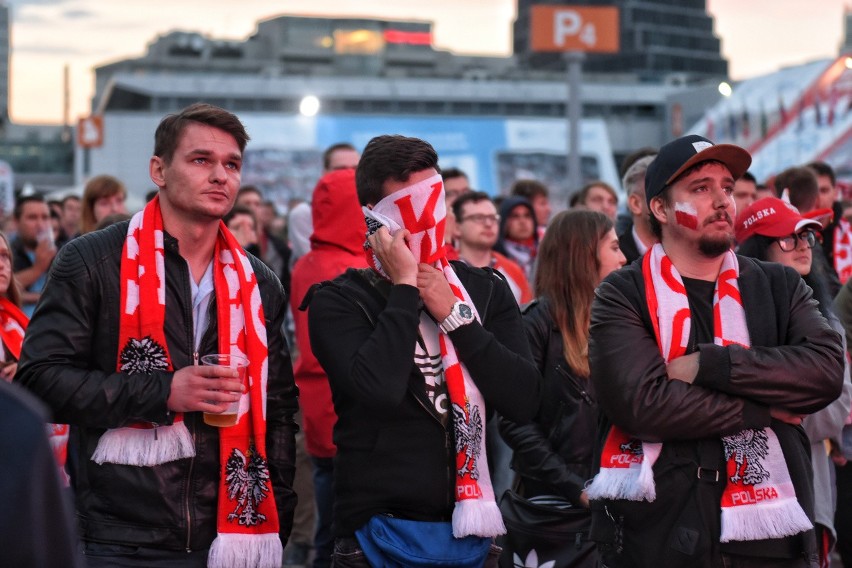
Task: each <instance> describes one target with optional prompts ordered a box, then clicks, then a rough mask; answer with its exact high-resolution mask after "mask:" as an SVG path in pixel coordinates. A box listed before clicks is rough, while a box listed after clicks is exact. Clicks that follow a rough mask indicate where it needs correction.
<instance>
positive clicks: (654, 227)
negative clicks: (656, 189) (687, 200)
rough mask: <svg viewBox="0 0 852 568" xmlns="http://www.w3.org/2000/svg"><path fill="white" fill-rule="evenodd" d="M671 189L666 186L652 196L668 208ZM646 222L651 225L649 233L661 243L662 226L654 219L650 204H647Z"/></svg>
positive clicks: (670, 202)
mask: <svg viewBox="0 0 852 568" xmlns="http://www.w3.org/2000/svg"><path fill="white" fill-rule="evenodd" d="M671 188H672V186H671V185H667V186H666V187H664V188H663V191H661V192H660V193H658V194H657V195H655V196H654V197H659V198H660V200H661V201H662V202H663V205H665V206H666V207H669V206H670V205H671V204H672V201H671V197H672V191H671ZM651 199H653V198H651ZM648 222H649V224H650V225H651V233H652V234H653V235H654V237H655V238H656V239H657V240H658V241H660V242H662V240H663V226H662V225H661V224H660V221H659V220H658V219H657V218H656V217H654V211H653V210H652V209H651V203H650V202H648Z"/></svg>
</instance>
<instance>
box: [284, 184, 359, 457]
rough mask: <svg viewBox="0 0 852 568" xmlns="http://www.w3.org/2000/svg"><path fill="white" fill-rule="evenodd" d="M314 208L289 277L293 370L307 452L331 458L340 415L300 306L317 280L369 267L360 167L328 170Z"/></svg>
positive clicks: (319, 185) (318, 188)
mask: <svg viewBox="0 0 852 568" xmlns="http://www.w3.org/2000/svg"><path fill="white" fill-rule="evenodd" d="M311 214H312V217H313V223H314V232H313V234H312V235H311V251H310V252H309V253H307V254H306V255H305V256H303V257H302V258H300V259H299V260H298V262H296V265H295V266H294V267H293V272H292V274H291V281H290V286H291V293H290V306H291V308H292V310H293V320H294V322H295V325H296V345H298V347H299V356H298V358H297V359H296V363H295V365H294V370H295V377H296V384H297V385H298V386H299V391H300V393H299V404H300V407H301V409H302V421H303V428H304V430H305V445H306V447H307V450H308V453H309V454H310V455H312V456H314V457H318V458H330V457H333V456H334V454H335V453H336V448H335V446H334V442H333V441H332V437H331V434H332V429H333V428H334V424H335V422H337V415H336V414H335V413H334V405H333V404H332V402H331V389H330V387H329V385H328V377H327V376H326V374H325V371H323V369H322V367H321V366H320V364H319V363H318V362H317V360H316V357H314V354H313V352H312V351H311V342H310V339H309V336H308V313H307V311H304V312H303V311H300V310H299V309H298V308H299V305H300V304H301V303H302V299H303V298H304V296H305V293H306V292H307V291H308V289H309V288H310V287H311V286H312V285H314V284H316V283H318V282H322V281H324V280H331V279H333V278H335V277H336V276H338V275H340V274H342V273H343V272H344V271H345V270H346V269H347V268H366V267H367V258H366V256H365V255H364V249H363V244H364V240H365V234H366V232H367V226H366V224H365V222H364V215H363V213H362V212H361V207H360V205H359V204H358V196H357V194H356V191H355V170H351V169H350V170H338V171H334V172H331V173H329V174H326V175H325V176H323V177H322V178H321V179H320V180H319V182H318V183H317V186H316V188H315V189H314V194H313V198H312V203H311Z"/></svg>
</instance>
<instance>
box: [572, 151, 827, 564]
mask: <svg viewBox="0 0 852 568" xmlns="http://www.w3.org/2000/svg"><path fill="white" fill-rule="evenodd" d="M750 164H751V157H750V156H749V154H748V152H746V151H745V150H743V149H742V148H740V147H738V146H734V145H730V144H713V143H712V142H711V141H710V140H707V139H706V138H703V137H701V136H695V135H689V136H684V137H682V138H679V139H677V140H674V141H673V142H670V143H668V144H666V145H665V146H663V147H662V148H660V151H659V154H658V155H657V158H656V159H655V160H654V161H653V162H652V163H651V164H650V165H649V167H648V171H647V173H646V176H645V192H646V198H647V200H648V208H649V210H650V220H651V226H652V229H653V230H654V232H655V233H656V235H657V237H658V238H659V240H660V242H659V243H658V244H656V245H654V247H652V248H651V249H650V250H649V251H648V252H647V253H646V254H645V256H644V257H643V258H642V260H641V262H636V263H633V264H632V265H630V266H627V267H625V268H624V269H622V270H619V271H617V272H615V273H613V274H611V275H610V276H609V277H607V279H606V280H604V282H603V283H602V284H601V285H600V287H599V288H598V291H597V295H596V300H595V303H594V304H593V306H592V319H591V336H590V341H589V359H590V366H591V381H592V384H593V387H594V391H595V392H596V394H597V398H598V404H599V405H600V408H601V410H602V411H603V413H604V421H603V424H602V426H603V427H602V429H601V430H600V440H599V441H600V446H599V447H600V461H599V463H598V464H597V467H598V473H597V475H596V476H595V478H594V480H593V481H592V483H591V484H590V486H589V488H588V490H587V492H588V495H589V497H590V499H591V500H592V510H593V515H594V522H593V528H592V538H593V539H594V540H596V541H597V542H598V544H599V547H600V550H601V553H602V555H603V560H604V564H605V565H607V566H609V567H619V566H653V567H655V568H656V567H659V566H666V567H667V568H668V567H677V566H689V567H694V566H706V567H715V566H743V567H744V566H757V565H760V566H773V567H774V566H791V567H792V566H812V565H815V564H814V563H815V562H816V561H817V558H818V556H817V543H816V539H815V537H814V531H813V488H812V472H811V469H810V462H809V458H808V441H807V439H806V438H805V436H803V435H802V433H801V430H800V428H798V425H799V424H800V423H801V420H802V417H803V416H804V415H806V414H810V413H812V412H815V411H817V410H819V409H821V408H823V407H825V406H826V405H827V404H829V403H830V402H831V401H832V400H834V399H835V398H837V396H838V395H839V393H840V389H841V385H842V380H843V350H842V347H841V342H840V337H839V335H838V334H837V333H836V332H835V331H833V330H832V329H831V328H830V327H829V326H828V324H827V323H826V321H825V319H824V318H823V317H822V316H821V315H820V313H819V312H818V310H817V309H816V307H815V306H814V305H813V303H812V302H811V301H810V298H811V292H810V289H809V288H808V287H807V286H805V285H804V283H803V282H802V279H801V278H800V276H799V275H798V274H797V273H796V272H794V271H793V270H792V269H789V268H786V267H783V266H781V265H777V264H771V263H762V262H759V261H756V260H754V259H750V258H745V257H741V256H738V255H736V254H735V253H734V252H733V251H732V248H731V247H732V245H733V243H734V232H735V230H734V219H735V218H736V210H735V205H734V201H733V198H732V193H733V187H734V181H735V180H736V179H737V178H738V177H739V176H741V175H742V174H743V173H744V172H745V171H746V170H747V169H748V167H749V165H750ZM767 214H771V213H767ZM775 214H778V212H777V211H776V212H775Z"/></svg>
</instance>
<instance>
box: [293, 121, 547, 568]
mask: <svg viewBox="0 0 852 568" xmlns="http://www.w3.org/2000/svg"><path fill="white" fill-rule="evenodd" d="M356 184H357V189H358V197H359V200H360V201H361V204H362V205H363V206H364V214H365V217H366V218H367V228H368V231H367V237H366V241H365V243H364V249H365V254H366V255H367V260H368V262H369V264H370V266H371V268H370V269H361V270H349V271H348V272H346V273H345V274H344V275H342V276H341V277H339V278H337V279H336V280H334V281H332V282H327V283H325V284H324V285H322V286H321V287H320V288H319V289H318V290H317V291H316V292H315V294H314V296H313V298H312V299H311V302H310V306H309V314H308V315H309V326H310V336H311V347H312V349H313V352H314V354H315V355H316V357H317V359H318V360H319V362H320V363H321V364H322V366H323V368H324V369H325V370H326V372H327V373H328V377H329V381H330V383H331V389H332V397H333V400H334V406H335V410H336V411H337V415H338V422H337V424H336V426H335V429H334V439H335V442H336V443H337V451H338V454H337V462H336V465H335V493H336V495H335V518H334V530H335V535H336V538H337V540H336V545H335V561H336V562H338V561H340V560H341V559H342V557H343V555H345V554H350V553H353V552H357V551H358V550H359V549H361V548H367V547H369V543H368V542H365V536H364V535H365V533H366V532H368V531H367V529H366V528H365V526H366V525H368V523H370V522H371V519H373V520H375V519H376V518H378V517H381V516H382V515H392V516H394V517H396V518H401V519H406V520H410V521H419V522H442V521H443V522H447V523H448V524H451V528H452V538H454V539H464V538H470V537H472V538H475V539H487V540H490V539H491V538H492V537H495V536H497V535H499V534H502V533H503V532H504V531H505V529H504V527H503V523H502V519H501V517H500V512H499V510H498V508H497V504H496V502H495V495H494V492H493V489H492V487H491V483H490V479H489V475H488V464H487V457H486V454H485V430H484V425H485V419H486V416H487V414H488V413H489V412H490V411H492V410H496V411H498V412H500V413H501V414H504V415H506V416H510V417H512V419H513V420H520V421H522V422H526V421H528V420H529V419H530V418H531V416H532V414H533V413H534V411H535V409H536V407H537V396H538V374H537V371H536V369H535V367H534V366H533V364H532V363H531V361H530V353H529V347H528V345H527V344H526V340H525V338H524V334H523V333H520V330H521V327H520V326H521V319H520V313H519V311H518V308H517V304H516V303H515V301H514V299H513V296H512V293H511V290H510V289H509V287H508V285H507V284H506V283H505V281H504V280H503V279H502V278H501V277H500V276H499V275H497V274H495V273H494V272H492V271H488V270H482V269H477V268H471V267H468V266H466V265H464V264H462V263H458V262H449V261H448V260H447V258H446V255H445V253H444V227H445V218H446V208H445V199H444V191H443V182H442V181H441V176H440V174H439V172H438V169H437V155H436V154H435V151H434V149H433V148H432V147H431V146H430V145H429V144H428V143H427V142H424V141H422V140H418V139H416V138H406V137H402V136H379V137H377V138H374V139H373V140H371V141H370V143H369V144H368V145H367V147H366V148H365V149H364V153H363V155H362V157H361V162H360V163H359V165H358V169H357V172H356ZM498 497H499V496H498ZM424 544H425V547H426V548H427V549H429V548H430V546H431V549H432V551H434V552H438V551H437V550H435V549H436V548H437V547H439V546H442V545H440V544H439V543H438V542H437V541H436V542H434V543H431V542H426V543H424ZM348 565H349V564H347V566H348ZM358 565H361V566H366V565H367V564H358Z"/></svg>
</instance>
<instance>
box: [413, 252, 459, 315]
mask: <svg viewBox="0 0 852 568" xmlns="http://www.w3.org/2000/svg"><path fill="white" fill-rule="evenodd" d="M417 289H418V290H420V297H421V298H423V305H424V306H426V309H427V310H429V313H430V314H432V317H433V318H435V320H436V321H437V322H438V323H441V322H442V321H444V319H446V317H447V316H448V315H450V312H451V311H453V304H455V303H456V301H457V300H458V298H456V296H455V294H453V291H452V290H451V289H450V283H449V282H447V278H446V276H444V273H443V272H442V271H440V270H438V269H437V268H435V267H434V266H430V265H428V264H425V263H420V264H419V265H417Z"/></svg>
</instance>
